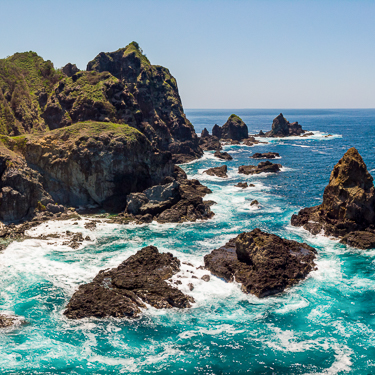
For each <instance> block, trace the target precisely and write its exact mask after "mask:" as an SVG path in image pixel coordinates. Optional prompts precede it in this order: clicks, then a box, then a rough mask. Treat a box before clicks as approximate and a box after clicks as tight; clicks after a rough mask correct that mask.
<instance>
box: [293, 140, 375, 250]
mask: <svg viewBox="0 0 375 375" xmlns="http://www.w3.org/2000/svg"><path fill="white" fill-rule="evenodd" d="M292 225H294V226H302V227H303V228H305V229H307V230H308V231H310V232H311V233H313V234H318V233H321V232H322V233H324V234H325V235H327V236H334V237H339V238H342V237H344V239H343V242H344V243H348V244H353V246H355V245H357V246H358V247H361V248H367V246H371V247H372V246H373V241H375V235H374V234H373V230H375V227H374V225H375V190H374V184H373V178H372V176H371V175H370V173H369V172H368V171H367V167H366V164H365V163H364V161H363V159H362V157H361V155H360V154H359V153H358V151H357V150H356V149H355V148H354V147H353V148H351V149H349V150H348V151H347V152H346V153H345V155H344V156H343V157H342V158H341V160H340V161H339V162H338V163H337V164H336V165H335V167H334V168H333V170H332V173H331V177H330V180H329V183H328V185H327V187H326V188H325V189H324V194H323V203H322V204H320V205H318V206H314V207H308V208H304V209H302V210H301V211H300V212H299V213H298V214H297V215H293V216H292ZM364 231H365V232H366V233H363V232H364ZM361 243H363V245H361ZM366 244H368V245H366Z"/></svg>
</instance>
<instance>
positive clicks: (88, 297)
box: [64, 246, 194, 319]
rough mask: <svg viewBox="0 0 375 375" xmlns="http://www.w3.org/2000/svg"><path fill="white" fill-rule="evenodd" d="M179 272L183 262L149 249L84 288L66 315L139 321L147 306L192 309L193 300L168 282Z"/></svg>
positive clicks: (139, 252)
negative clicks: (135, 319) (134, 319)
mask: <svg viewBox="0 0 375 375" xmlns="http://www.w3.org/2000/svg"><path fill="white" fill-rule="evenodd" d="M179 270H180V261H179V260H178V259H177V258H175V257H174V256H173V255H172V254H170V253H159V251H158V249H157V248H156V247H155V246H147V247H145V248H143V249H142V250H140V251H138V252H137V253H136V254H135V255H132V256H130V257H129V258H128V259H126V260H125V261H124V262H123V263H121V264H120V265H119V266H118V267H117V268H113V269H111V270H103V271H100V272H99V274H98V275H97V276H96V277H95V278H94V280H93V281H92V282H91V283H88V284H85V285H81V286H80V287H79V289H78V290H77V291H76V292H75V293H74V294H73V296H72V298H71V300H70V301H69V303H68V305H67V308H66V310H65V312H64V314H65V315H66V316H67V317H68V318H70V319H81V318H85V317H97V318H105V317H110V316H113V317H117V318H138V317H139V316H140V315H141V314H142V309H146V305H145V303H147V304H149V305H151V306H153V307H155V308H157V309H169V308H173V307H177V308H189V307H191V303H192V302H194V299H193V298H192V297H190V296H188V295H185V294H184V293H182V292H181V291H180V290H179V289H177V288H174V287H173V286H171V285H170V284H169V283H168V282H167V280H169V279H170V278H171V277H172V276H173V275H174V274H176V273H177V272H178V271H179Z"/></svg>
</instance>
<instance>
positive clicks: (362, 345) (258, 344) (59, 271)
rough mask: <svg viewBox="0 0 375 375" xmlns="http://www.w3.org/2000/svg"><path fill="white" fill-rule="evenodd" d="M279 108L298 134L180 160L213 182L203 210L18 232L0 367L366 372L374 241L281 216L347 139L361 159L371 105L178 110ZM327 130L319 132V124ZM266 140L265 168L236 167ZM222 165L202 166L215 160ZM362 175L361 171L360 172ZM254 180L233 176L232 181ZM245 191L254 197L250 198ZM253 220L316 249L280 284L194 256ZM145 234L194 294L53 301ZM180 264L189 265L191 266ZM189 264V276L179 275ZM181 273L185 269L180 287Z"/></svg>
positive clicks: (252, 126) (10, 262)
mask: <svg viewBox="0 0 375 375" xmlns="http://www.w3.org/2000/svg"><path fill="white" fill-rule="evenodd" d="M280 112H283V114H284V116H285V117H286V118H287V119H288V120H289V121H290V122H293V121H298V122H299V123H300V124H301V125H302V127H303V129H305V130H308V131H313V132H314V136H311V137H308V138H300V137H291V138H288V139H268V141H269V143H268V144H261V145H256V146H253V147H248V146H244V145H231V146H225V147H224V150H225V151H227V152H228V153H230V154H231V155H232V156H233V160H231V161H222V160H219V159H217V158H214V157H213V152H205V154H204V157H203V158H202V159H200V160H197V161H194V162H191V163H188V164H184V165H182V167H183V169H184V170H185V171H186V173H187V174H188V176H189V178H197V179H199V180H200V181H201V183H202V184H204V185H206V186H208V187H209V188H210V189H211V190H212V191H213V193H212V194H210V195H208V196H206V198H205V199H210V200H214V201H215V202H217V204H216V205H214V206H212V210H213V211H214V212H215V214H216V215H215V216H214V218H213V219H212V220H209V221H203V222H196V223H184V224H163V225H161V224H157V223H151V224H143V225H127V226H123V225H117V224H107V223H105V222H102V223H100V224H98V225H97V228H96V229H95V230H92V231H91V230H88V229H85V228H84V222H85V220H78V225H73V223H74V222H76V220H74V221H55V222H53V221H52V222H48V223H45V224H42V225H41V226H39V227H36V228H33V229H32V230H30V234H31V235H33V236H36V235H38V234H46V233H63V232H65V231H66V230H70V231H72V232H82V233H83V235H84V237H85V236H86V235H88V236H90V238H91V241H85V242H84V243H83V245H82V246H81V247H80V248H78V249H76V250H73V249H71V248H69V247H67V246H65V245H63V244H62V243H63V242H64V239H63V238H62V239H57V240H36V239H28V240H25V241H22V242H14V243H12V244H11V245H10V246H8V248H7V249H5V250H4V251H2V252H0V285H1V289H0V306H1V310H2V311H6V312H10V313H13V314H16V315H19V316H21V317H23V318H24V319H25V320H26V321H27V323H26V324H24V325H20V326H18V327H16V328H15V329H12V330H3V331H2V332H0V373H1V374H216V375H221V374H349V373H350V374H360V375H363V374H375V249H374V250H358V249H354V248H350V247H346V246H344V245H341V244H339V243H338V241H337V240H333V239H329V238H326V237H323V236H320V235H317V236H314V235H312V234H310V233H308V232H307V231H305V230H303V229H301V228H295V227H292V226H291V225H290V218H291V216H292V214H294V213H297V212H298V211H299V210H300V209H301V208H303V207H307V206H312V205H317V204H320V203H321V202H322V195H323V190H324V188H325V186H326V185H327V184H328V180H329V176H330V172H331V170H332V168H333V166H334V165H335V164H336V163H337V162H338V161H339V159H340V158H341V157H342V156H343V155H344V153H345V152H346V151H347V149H348V148H350V147H353V146H354V147H356V148H357V149H358V151H359V152H360V154H361V155H362V157H363V159H364V161H365V163H366V164H367V167H368V170H369V171H370V173H374V172H375V157H374V156H375V155H374V151H375V150H374V149H375V137H374V136H373V132H374V130H375V110H374V109H371V110H364V109H363V110H328V109H327V110H326V109H324V110H284V111H281V110H268V109H267V110H187V111H186V114H187V117H188V118H189V120H190V121H191V122H192V124H193V125H194V127H195V129H196V131H197V133H200V132H201V131H202V130H203V128H204V127H207V128H208V130H209V131H210V132H211V129H212V126H213V125H214V124H215V123H217V124H219V125H222V124H224V123H225V121H226V120H227V118H228V117H229V115H230V114H232V113H235V114H237V115H239V116H240V117H241V118H242V119H243V120H244V122H245V123H246V124H247V125H248V127H249V133H251V134H253V133H256V132H259V130H261V129H262V130H263V131H266V130H269V129H270V128H271V124H272V119H273V118H274V117H276V116H277V115H278V114H279V113H280ZM328 134H331V135H332V136H330V137H326V135H328ZM266 151H271V152H278V153H279V154H280V156H281V158H280V159H278V160H277V161H276V162H278V163H280V164H282V166H283V167H282V171H281V172H280V173H278V174H267V175H265V174H263V175H262V174H261V175H257V176H245V175H240V174H238V173H237V170H238V166H239V165H244V164H247V165H249V164H257V163H258V162H259V160H254V159H251V158H249V156H251V155H252V154H253V153H255V152H266ZM224 163H225V164H226V165H227V166H228V176H229V177H228V178H227V179H220V178H217V177H211V176H208V175H206V174H203V173H202V172H203V171H204V170H205V169H207V168H209V167H214V166H220V165H222V164H224ZM374 175H375V174H374ZM245 181H247V182H248V183H252V184H254V185H255V187H249V188H246V189H243V190H242V189H239V188H236V187H234V185H235V184H236V183H238V182H245ZM254 199H256V200H258V201H259V203H260V208H259V209H254V208H251V207H250V202H251V201H252V200H254ZM254 228H260V229H262V230H264V231H268V232H271V233H275V234H277V235H279V236H282V237H284V238H288V239H294V240H297V241H301V242H305V243H307V244H309V245H311V246H313V247H315V248H316V249H317V251H318V258H317V261H316V264H317V267H318V269H317V270H316V271H313V272H312V273H311V274H310V275H309V276H308V277H307V278H306V279H305V280H304V281H303V282H301V283H300V284H298V285H297V286H295V287H293V288H290V289H288V290H287V291H285V292H284V293H282V294H280V295H277V296H272V297H267V298H264V299H258V298H257V297H255V296H252V295H245V294H243V293H242V292H241V290H240V287H239V285H238V284H236V283H226V282H224V281H223V280H221V279H219V278H216V277H214V276H211V280H210V281H209V282H207V283H206V282H204V281H203V280H201V279H200V277H201V276H202V275H204V274H207V273H208V272H207V271H205V270H197V269H196V268H195V267H198V266H200V265H203V257H204V255H206V254H208V253H210V252H211V251H212V250H213V249H215V248H217V247H220V246H221V245H223V244H225V243H226V242H227V241H228V240H229V239H230V238H233V237H235V236H236V235H238V234H239V233H241V232H243V231H250V230H252V229H254ZM147 245H155V246H157V247H158V248H159V250H160V251H162V252H167V251H168V252H171V253H172V254H173V255H175V256H177V257H178V258H179V259H180V260H181V261H182V262H186V263H191V264H192V265H194V266H195V267H191V266H189V265H187V264H182V271H181V275H182V276H185V278H181V279H180V280H181V281H182V285H181V286H179V287H180V288H181V290H182V291H183V292H185V293H187V294H189V295H191V296H193V297H194V298H195V301H196V303H194V305H193V307H192V308H190V309H186V310H178V309H170V310H157V309H154V308H149V309H147V310H146V311H145V312H144V315H143V317H142V318H140V319H138V320H133V321H129V320H126V319H123V320H122V319H115V318H109V319H94V318H90V319H82V320H78V321H72V320H68V319H66V318H65V316H64V315H63V311H64V309H65V306H66V305H67V303H68V301H69V299H70V297H71V296H72V294H73V293H74V292H75V290H77V288H78V286H79V285H80V284H83V283H87V282H89V281H91V280H92V279H93V278H94V276H95V275H96V274H97V273H98V272H99V270H101V269H105V268H111V267H116V266H117V265H119V264H120V263H121V262H122V261H124V260H125V259H126V258H128V257H129V256H130V255H132V254H134V253H135V252H136V251H138V250H140V249H141V248H142V247H144V246H147ZM191 271H192V272H193V273H191ZM192 275H196V276H197V277H198V278H197V279H195V278H191V276H192ZM188 283H193V285H194V290H193V291H190V290H189V288H188V285H187V284H188Z"/></svg>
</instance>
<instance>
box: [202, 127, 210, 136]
mask: <svg viewBox="0 0 375 375" xmlns="http://www.w3.org/2000/svg"><path fill="white" fill-rule="evenodd" d="M209 136H210V133H209V132H208V130H207V129H206V128H204V129H203V130H202V133H201V138H206V137H209Z"/></svg>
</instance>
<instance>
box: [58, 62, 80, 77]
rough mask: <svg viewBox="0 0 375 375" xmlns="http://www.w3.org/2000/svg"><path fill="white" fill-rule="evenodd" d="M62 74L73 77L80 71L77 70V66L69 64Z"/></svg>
mask: <svg viewBox="0 0 375 375" xmlns="http://www.w3.org/2000/svg"><path fill="white" fill-rule="evenodd" d="M62 72H63V73H64V74H65V75H66V76H67V77H72V76H73V75H74V74H76V73H78V72H79V69H78V68H77V65H76V64H71V63H67V64H66V65H65V66H64V67H63V68H62Z"/></svg>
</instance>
